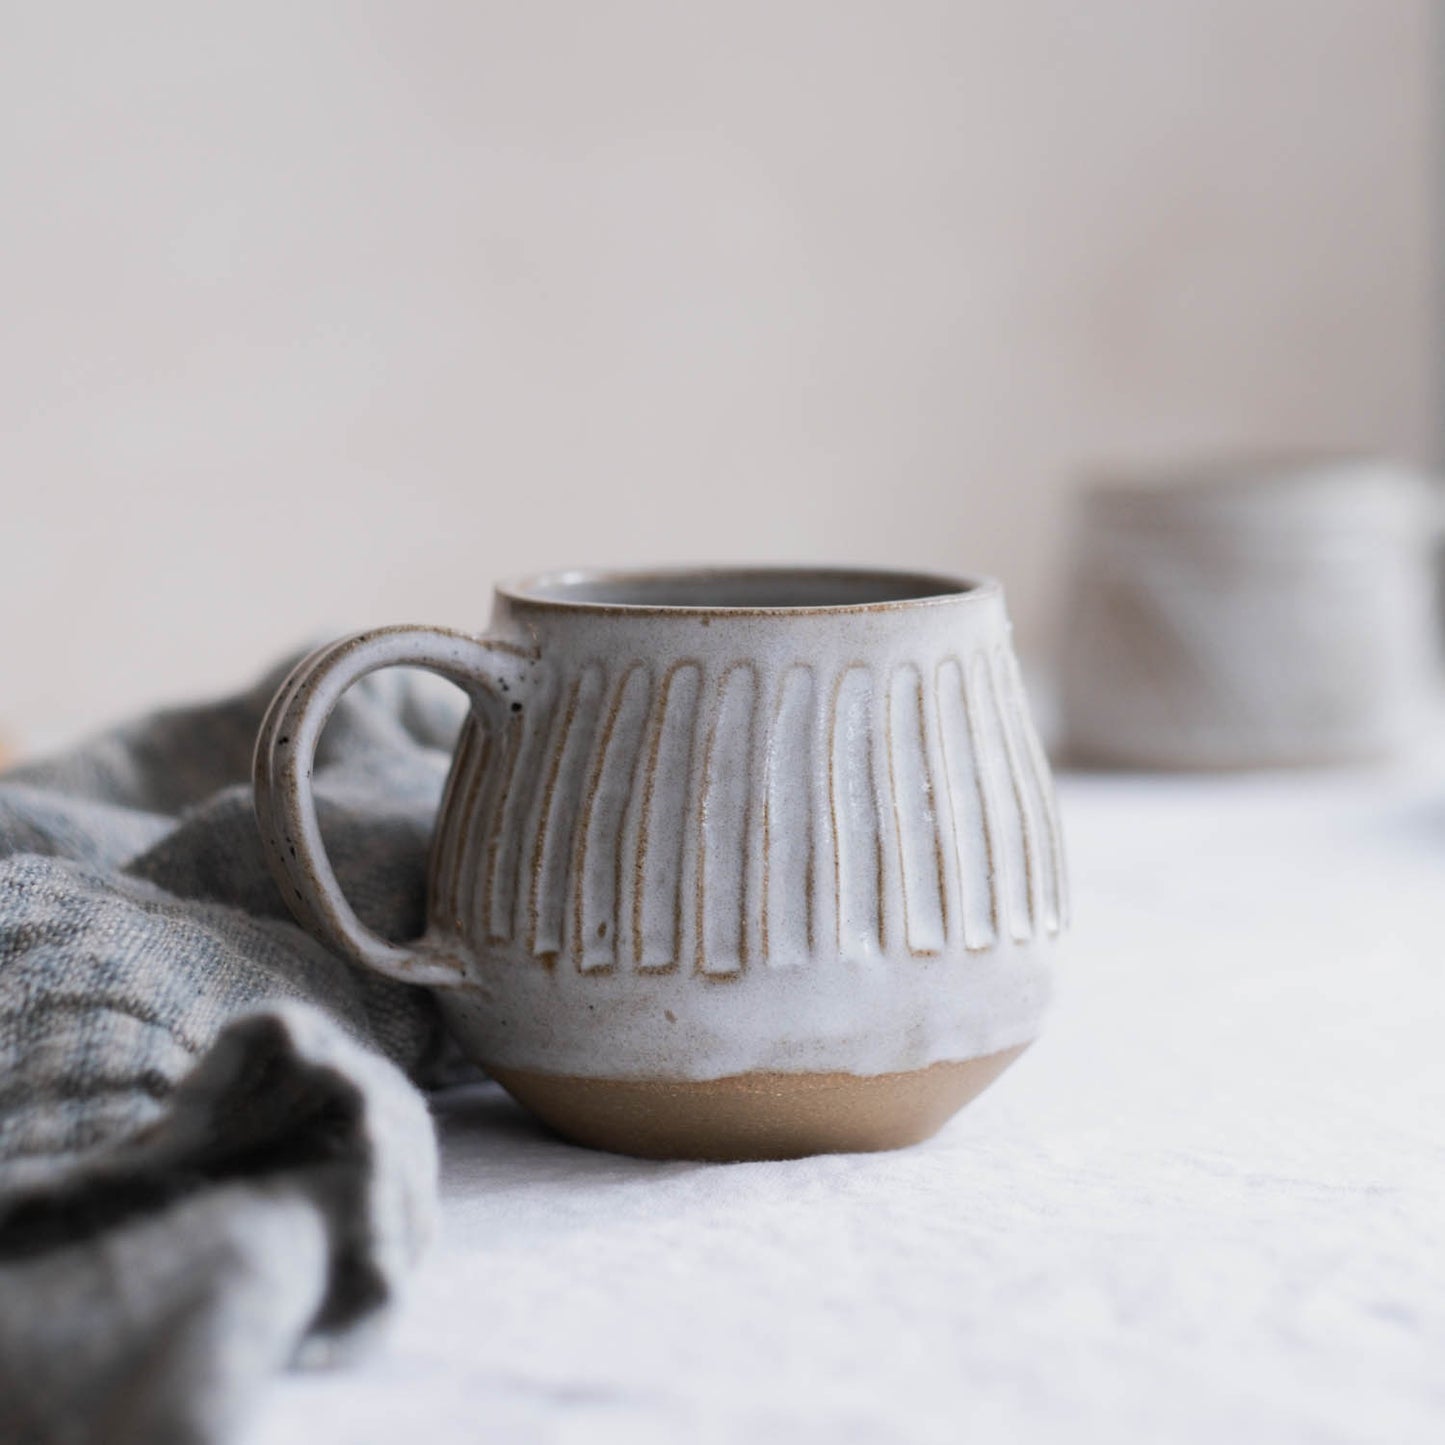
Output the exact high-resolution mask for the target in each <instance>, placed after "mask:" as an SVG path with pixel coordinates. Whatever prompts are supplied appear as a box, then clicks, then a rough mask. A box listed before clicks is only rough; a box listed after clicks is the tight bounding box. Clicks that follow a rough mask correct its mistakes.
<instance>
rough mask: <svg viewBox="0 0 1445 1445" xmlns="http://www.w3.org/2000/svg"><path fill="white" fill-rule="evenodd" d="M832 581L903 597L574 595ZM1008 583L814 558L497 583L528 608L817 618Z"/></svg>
mask: <svg viewBox="0 0 1445 1445" xmlns="http://www.w3.org/2000/svg"><path fill="white" fill-rule="evenodd" d="M800 579H802V580H807V581H810V582H814V583H818V582H822V583H825V584H826V583H833V584H836V585H837V586H838V587H839V588H840V589H846V588H848V587H855V588H865V587H870V586H871V587H872V588H874V589H875V590H876V589H878V588H880V587H882V588H888V587H893V588H895V589H897V590H898V592H899V594H900V595H898V596H896V597H887V596H885V597H874V598H872V599H871V600H864V601H856V602H847V601H842V602H805V603H719V602H652V601H632V602H628V601H619V600H615V599H611V598H608V599H605V600H604V599H598V598H595V597H585V596H568V595H567V593H568V592H569V591H570V590H574V589H575V590H576V591H582V590H583V589H585V588H588V587H596V586H598V585H602V586H614V587H625V586H627V585H629V584H638V585H644V584H652V585H654V586H657V585H662V586H666V585H667V584H668V583H685V584H693V585H696V584H699V583H701V584H704V585H705V584H706V583H707V582H709V581H714V582H719V583H722V582H734V583H744V584H747V583H756V584H759V585H763V586H765V585H767V584H770V583H771V584H776V583H784V582H787V581H788V580H800ZM1001 591H1002V589H1001V587H1000V586H999V583H998V582H997V581H996V580H995V579H994V578H992V577H989V576H985V575H982V574H979V573H952V574H950V573H944V572H934V571H915V570H911V569H907V568H894V567H866V566H849V565H846V564H845V565H835V564H831V563H830V564H826V565H813V564H808V563H777V564H773V563H767V564H739V565H730V564H726V563H704V564H699V565H696V566H686V565H683V566H668V567H567V568H558V569H556V570H552V571H547V572H536V573H530V574H526V575H524V576H520V577H510V578H507V579H505V580H503V581H501V582H499V583H498V584H497V587H496V592H497V596H498V597H501V598H505V599H506V600H507V601H508V602H509V603H512V604H514V605H516V606H520V607H526V608H536V609H541V610H544V611H552V612H559V613H566V614H569V615H587V614H591V615H606V616H618V617H698V616H709V617H711V616H722V617H818V616H850V615H855V614H866V613H886V612H905V611H911V610H914V609H919V608H935V607H943V606H949V605H957V606H969V605H976V604H978V603H980V602H983V601H986V600H987V599H989V598H993V597H997V596H998V595H999V594H1000V593H1001Z"/></svg>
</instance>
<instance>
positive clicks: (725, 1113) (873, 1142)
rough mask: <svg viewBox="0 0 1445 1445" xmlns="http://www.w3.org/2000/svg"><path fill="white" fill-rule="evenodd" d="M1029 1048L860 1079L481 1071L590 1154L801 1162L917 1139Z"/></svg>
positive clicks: (932, 1130)
mask: <svg viewBox="0 0 1445 1445" xmlns="http://www.w3.org/2000/svg"><path fill="white" fill-rule="evenodd" d="M1027 1047H1028V1045H1027V1044H1019V1045H1018V1046H1017V1047H1015V1048H1011V1049H1004V1050H1002V1051H1001V1052H999V1053H996V1054H986V1055H984V1056H983V1057H982V1058H977V1059H965V1060H963V1061H960V1062H951V1061H950V1062H944V1063H938V1064H931V1065H930V1066H929V1067H928V1068H925V1069H915V1070H911V1071H909V1072H907V1073H897V1074H873V1075H866V1076H864V1075H858V1074H841V1073H830V1074H781V1073H755V1074H733V1075H730V1076H729V1077H727V1078H723V1079H707V1080H701V1081H693V1080H677V1081H673V1080H666V1079H588V1078H581V1077H578V1076H577V1075H566V1074H545V1073H539V1072H537V1071H534V1070H531V1069H508V1068H492V1069H489V1070H488V1072H489V1073H490V1074H491V1076H492V1077H493V1078H494V1079H495V1080H496V1081H497V1082H498V1083H499V1084H500V1085H501V1086H502V1087H503V1088H504V1089H505V1090H506V1091H507V1092H508V1093H509V1094H510V1095H511V1096H512V1097H513V1098H514V1099H515V1100H516V1101H517V1102H518V1103H519V1104H521V1105H522V1106H523V1107H524V1108H525V1109H527V1110H529V1111H530V1112H531V1113H533V1114H535V1115H536V1116H537V1118H538V1119H540V1120H541V1121H542V1122H543V1123H544V1124H546V1125H547V1126H548V1127H549V1128H551V1129H554V1130H555V1131H556V1132H557V1133H558V1134H560V1135H562V1136H563V1138H566V1139H570V1140H571V1141H572V1142H573V1143H575V1144H584V1145H586V1146H587V1147H589V1148H592V1149H605V1150H607V1151H608V1152H609V1153H613V1154H632V1155H636V1156H637V1157H638V1158H642V1159H704V1160H715V1161H719V1162H723V1161H741V1160H749V1159H798V1158H802V1157H803V1156H804V1155H808V1154H851V1153H861V1152H868V1151H873V1150H879V1149H901V1148H904V1147H905V1146H907V1145H909V1144H917V1143H920V1142H921V1141H922V1140H924V1139H928V1138H930V1137H931V1136H932V1135H934V1134H935V1133H937V1132H938V1130H939V1129H940V1128H942V1126H943V1125H944V1124H945V1123H947V1122H948V1120H949V1119H951V1118H952V1117H953V1115H954V1114H956V1113H957V1112H958V1110H959V1109H961V1108H962V1107H963V1106H964V1105H965V1104H966V1103H968V1102H969V1100H970V1099H973V1098H974V1097H975V1096H977V1095H978V1094H981V1093H982V1092H983V1091H984V1089H986V1088H987V1087H988V1086H989V1085H990V1084H991V1083H993V1081H994V1080H995V1079H996V1078H998V1076H999V1075H1000V1074H1001V1073H1003V1071H1004V1070H1005V1069H1006V1068H1007V1067H1008V1066H1009V1065H1010V1064H1011V1063H1013V1061H1014V1060H1015V1059H1016V1058H1018V1056H1019V1055H1020V1054H1021V1053H1023V1051H1024V1049H1026V1048H1027Z"/></svg>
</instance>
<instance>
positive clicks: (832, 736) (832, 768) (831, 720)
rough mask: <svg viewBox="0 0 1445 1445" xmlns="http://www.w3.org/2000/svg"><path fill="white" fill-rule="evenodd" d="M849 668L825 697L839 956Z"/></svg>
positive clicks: (841, 932) (835, 920) (841, 925)
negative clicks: (841, 720)
mask: <svg viewBox="0 0 1445 1445" xmlns="http://www.w3.org/2000/svg"><path fill="white" fill-rule="evenodd" d="M847 676H848V669H847V668H846V667H845V668H843V669H841V670H840V671H839V673H838V675H837V677H835V678H834V679H833V694H832V697H831V698H830V699H829V700H828V819H829V822H830V824H831V826H832V832H833V921H834V925H835V935H834V940H833V941H834V944H835V946H836V947H837V949H838V953H839V956H840V957H841V956H842V953H843V837H842V834H841V832H840V831H839V828H838V698H839V695H840V694H841V693H842V691H843V679H844V678H846V677H847Z"/></svg>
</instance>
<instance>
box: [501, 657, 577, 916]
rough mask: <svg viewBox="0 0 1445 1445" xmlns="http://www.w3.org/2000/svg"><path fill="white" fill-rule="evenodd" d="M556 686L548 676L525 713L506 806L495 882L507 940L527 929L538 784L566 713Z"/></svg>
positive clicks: (555, 680)
mask: <svg viewBox="0 0 1445 1445" xmlns="http://www.w3.org/2000/svg"><path fill="white" fill-rule="evenodd" d="M560 687H561V680H560V678H559V677H558V676H557V674H556V673H551V672H549V673H548V674H547V676H546V677H545V680H544V683H543V693H542V695H540V696H539V697H537V699H536V700H535V701H534V702H533V703H532V704H531V705H530V706H529V708H528V717H529V719H530V721H529V723H528V727H527V731H526V734H525V736H524V738H523V747H522V756H521V757H520V758H519V759H518V762H517V768H516V771H515V773H514V775H513V779H512V794H511V796H510V797H509V798H508V799H507V800H506V803H505V805H504V806H505V810H506V818H505V821H504V822H503V825H502V838H501V845H500V848H499V852H500V855H501V858H502V859H504V860H506V861H505V865H503V864H501V863H499V871H498V877H499V880H500V881H499V887H500V888H505V889H506V897H505V899H501V900H499V909H505V911H506V912H507V913H508V914H510V917H511V923H510V925H509V927H510V932H509V934H508V936H509V937H510V938H522V937H525V936H526V935H527V933H528V932H529V929H530V920H529V918H528V916H527V915H528V912H529V910H530V899H531V887H530V884H529V882H528V876H527V866H528V863H529V862H530V860H531V857H532V853H533V844H534V842H535V840H536V837H537V835H538V833H539V832H540V831H541V829H542V782H543V779H544V778H545V776H546V771H547V760H548V758H549V757H550V756H551V754H552V750H553V748H554V747H555V746H556V745H557V743H558V741H559V739H558V734H559V733H560V731H561V728H562V725H563V713H564V710H563V709H562V708H560V707H559V706H558V698H557V694H558V691H559V689H560Z"/></svg>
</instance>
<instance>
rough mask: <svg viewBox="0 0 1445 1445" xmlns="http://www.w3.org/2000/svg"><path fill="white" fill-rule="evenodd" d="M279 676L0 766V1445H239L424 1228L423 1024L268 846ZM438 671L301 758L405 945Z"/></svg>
mask: <svg viewBox="0 0 1445 1445" xmlns="http://www.w3.org/2000/svg"><path fill="white" fill-rule="evenodd" d="M284 672H285V669H284V668H283V669H279V670H278V671H277V672H276V673H274V674H272V675H271V676H269V677H267V678H265V679H263V680H262V682H261V683H260V684H259V685H258V686H257V687H255V688H254V689H253V690H251V691H249V692H246V693H244V694H242V695H241V696H238V697H235V698H231V699H228V700H225V701H223V702H220V703H217V704H215V705H211V706H200V707H194V708H184V709H175V710H170V711H166V712H161V713H158V714H157V715H155V716H153V717H150V718H148V719H145V720H143V721H141V722H139V723H134V724H131V725H128V726H125V727H122V728H119V729H118V730H116V731H114V732H111V733H109V734H106V735H103V736H101V737H99V738H97V739H96V740H94V741H93V742H91V743H89V744H86V745H84V746H81V747H79V748H77V749H76V750H74V751H72V752H70V753H67V754H65V755H63V756H60V757H57V758H55V759H53V760H50V761H46V762H40V763H36V764H33V765H30V766H26V767H21V768H18V769H16V770H13V771H11V772H10V773H8V774H4V775H0V1442H3V1445H52V1442H64V1445H72V1442H74V1445H101V1442H103V1445H109V1442H112V1441H114V1442H124V1445H142V1442H144V1445H149V1442H157V1445H169V1442H209V1441H214V1440H220V1439H225V1438H228V1437H230V1436H231V1435H233V1434H234V1431H235V1428H236V1425H237V1422H238V1421H239V1420H240V1419H241V1417H242V1413H243V1411H244V1408H245V1405H246V1403H247V1401H248V1399H249V1397H251V1396H252V1395H253V1394H254V1392H255V1391H256V1389H257V1387H258V1386H259V1385H260V1383H261V1382H262V1381H263V1380H264V1379H265V1377H266V1376H267V1375H269V1374H270V1373H272V1372H273V1371H275V1370H276V1369H278V1368H280V1367H283V1366H285V1365H287V1364H288V1363H292V1362H294V1361H296V1360H298V1359H301V1360H306V1359H322V1358H329V1357H332V1356H335V1355H336V1354H337V1353H338V1352H339V1351H340V1350H341V1349H342V1348H343V1347H344V1346H346V1345H347V1344H348V1342H351V1341H353V1340H354V1339H355V1338H356V1337H357V1336H358V1334H360V1333H364V1331H365V1326H366V1324H367V1322H368V1321H370V1320H371V1319H373V1318H374V1317H375V1316H376V1314H377V1312H378V1310H379V1309H380V1307H381V1306H383V1305H384V1304H385V1302H386V1301H387V1299H388V1298H389V1297H390V1296H391V1295H392V1294H393V1292H394V1291H395V1289H396V1286H397V1283H398V1281H399V1280H400V1279H401V1278H402V1277H403V1275H404V1274H405V1272H406V1270H407V1268H408V1266H409V1264H410V1263H411V1261H412V1260H413V1259H414V1258H415V1256H416V1254H417V1253H418V1251H419V1250H420V1249H421V1247H422V1246H423V1244H424V1242H425V1240H426V1238H427V1235H428V1231H429V1228H430V1224H431V1220H432V1215H433V1211H434V1204H435V1193H436V1146H435V1135H434V1131H433V1128H432V1124H431V1120H430V1117H429V1115H428V1112H427V1108H426V1104H425V1101H424V1099H423V1097H422V1095H421V1093H420V1092H419V1090H418V1088H417V1086H416V1081H418V1080H424V1079H425V1078H426V1077H427V1076H428V1074H429V1071H432V1070H434V1069H435V1068H436V1067H437V1065H438V1063H439V1062H440V1061H441V1060H442V1059H443V1058H444V1057H445V1053H446V1045H445V1041H444V1036H443V1034H442V1032H441V1028H440V1022H439V1018H438V1015H437V1012H436V1010H435V1007H434V1005H433V1003H432V1001H431V999H430V998H429V996H428V995H426V994H425V993H423V992H421V991H420V990H416V989H410V988H407V987H405V986H403V985H400V984H395V983H391V982H389V981H387V980H385V979H381V978H378V977H375V976H371V975H363V974H362V973H361V972H359V971H356V970H353V969H351V968H349V967H348V966H347V965H346V964H345V963H343V962H342V961H341V960H340V959H338V958H336V957H334V956H333V955H331V954H330V953H328V952H327V951H326V950H325V949H324V948H322V947H321V945H319V944H317V943H316V942H314V941H313V940H312V939H311V938H310V937H309V936H307V935H306V934H305V933H303V932H302V931H301V930H300V928H298V927H297V926H296V925H295V924H294V923H293V922H292V921H291V918H290V915H289V914H288V912H287V910H286V907H285V905H284V903H283V902H282V899H281V896H280V893H279V891H278V890H277V888H276V887H275V885H274V884H273V882H272V880H271V876H270V874H269V872H268V871H267V868H266V865H265V862H264V860H263V857H262V854H261V846H260V839H259V835H258V832H257V828H256V823H255V819H254V815H253V810H252V795H251V787H250V781H249V778H250V764H251V751H252V746H253V742H254V739H255V735H256V730H257V727H258V726H259V724H260V720H261V716H262V714H263V712H264V710H265V707H266V704H267V702H269V700H270V697H271V694H272V693H273V692H274V690H275V688H276V686H277V685H278V684H279V682H280V681H281V679H282V677H283V676H284ZM430 681H431V680H430V679H425V680H423V682H418V681H416V680H413V678H412V677H409V676H408V675H406V674H390V675H387V676H385V677H378V678H372V679H367V680H366V681H364V682H362V683H361V684H360V685H359V686H357V687H356V688H353V689H352V691H351V692H350V693H349V694H348V696H347V697H346V698H345V699H344V700H343V701H342V702H341V704H340V705H339V707H338V708H337V710H336V713H335V714H334V715H333V718H332V721H331V723H330V725H329V726H328V728H327V731H326V735H325V737H324V738H323V740H322V746H321V750H320V752H319V754H318V757H317V770H316V779H315V781H316V793H317V797H318V802H319V806H320V809H321V818H322V826H323V828H324V829H325V831H326V834H327V838H328V842H329V844H330V848H331V857H332V860H333V862H334V865H335V868H336V871H337V874H338V876H339V878H340V879H341V881H342V884H343V886H344V887H345V888H346V891H347V894H348V896H349V897H350V898H351V899H352V900H353V902H354V905H355V907H356V909H357V911H358V913H359V914H360V915H361V916H362V917H363V918H364V919H365V921H366V922H367V923H368V924H370V925H371V926H372V927H374V928H376V929H378V930H379V931H381V932H383V933H388V934H390V935H391V936H393V937H398V938H400V937H409V936H412V935H414V934H416V933H418V932H420V929H421V923H422V917H423V912H424V908H425V862H426V850H427V843H428V837H429V834H430V831H431V821H432V817H433V814H434V812H435V809H436V804H437V799H438V797H439V795H440V791H441V787H442V784H443V782H444V779H445V774H446V769H447V766H448V763H449V759H450V750H451V744H452V739H453V736H454V734H455V730H456V726H457V724H458V722H459V720H460V707H459V704H460V699H459V698H458V699H455V701H456V702H457V704H458V706H457V707H455V708H454V707H451V706H449V704H451V703H452V702H453V697H452V696H451V695H449V694H448V693H447V691H446V690H445V689H442V690H441V691H440V693H438V692H434V691H432V690H430V689H429V688H428V687H426V686H425V685H423V684H424V682H430Z"/></svg>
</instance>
